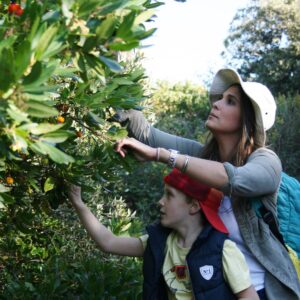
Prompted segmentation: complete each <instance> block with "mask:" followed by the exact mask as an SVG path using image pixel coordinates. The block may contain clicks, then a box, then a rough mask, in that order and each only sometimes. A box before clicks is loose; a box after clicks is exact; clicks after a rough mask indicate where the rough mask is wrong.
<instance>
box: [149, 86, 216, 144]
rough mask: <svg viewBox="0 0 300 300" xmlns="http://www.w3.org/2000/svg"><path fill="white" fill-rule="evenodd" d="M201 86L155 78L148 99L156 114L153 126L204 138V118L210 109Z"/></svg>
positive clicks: (183, 134) (191, 136)
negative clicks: (150, 95)
mask: <svg viewBox="0 0 300 300" xmlns="http://www.w3.org/2000/svg"><path fill="white" fill-rule="evenodd" d="M207 99H208V93H207V90H206V89H205V88H204V87H201V86H199V85H196V84H193V83H190V82H185V83H176V84H170V83H168V82H158V83H157V87H155V89H154V92H153V94H152V97H151V98H150V100H149V101H151V104H152V105H153V112H154V113H155V115H156V120H155V124H154V126H157V127H158V128H159V129H161V130H165V131H169V132H172V133H173V134H176V135H179V136H182V137H186V138H191V139H195V140H198V141H201V142H202V143H204V142H205V135H204V132H205V131H206V130H205V124H204V123H205V120H206V118H207V116H208V112H209V110H210V106H209V102H208V100H207Z"/></svg>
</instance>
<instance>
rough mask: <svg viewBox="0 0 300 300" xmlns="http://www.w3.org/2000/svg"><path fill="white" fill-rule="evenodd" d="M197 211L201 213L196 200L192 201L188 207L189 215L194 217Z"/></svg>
mask: <svg viewBox="0 0 300 300" xmlns="http://www.w3.org/2000/svg"><path fill="white" fill-rule="evenodd" d="M199 211H201V208H200V205H199V201H198V200H196V199H192V203H191V206H190V214H191V215H195V214H197V213H198V212H199Z"/></svg>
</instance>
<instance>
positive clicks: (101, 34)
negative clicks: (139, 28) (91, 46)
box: [96, 15, 117, 40]
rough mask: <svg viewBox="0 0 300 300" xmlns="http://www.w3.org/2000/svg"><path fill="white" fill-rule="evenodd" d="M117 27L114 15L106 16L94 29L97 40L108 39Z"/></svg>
mask: <svg viewBox="0 0 300 300" xmlns="http://www.w3.org/2000/svg"><path fill="white" fill-rule="evenodd" d="M116 25H117V19H116V17H115V16H114V15H110V16H108V17H107V18H106V19H105V20H104V21H103V22H102V23H101V24H100V25H99V26H98V27H97V29H96V35H97V37H98V40H107V39H109V38H110V37H111V36H112V34H113V32H114V30H115V27H116Z"/></svg>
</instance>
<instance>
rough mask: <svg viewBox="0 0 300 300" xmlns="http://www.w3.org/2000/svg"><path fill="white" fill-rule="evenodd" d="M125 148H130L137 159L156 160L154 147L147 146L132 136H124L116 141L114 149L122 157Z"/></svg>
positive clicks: (125, 151)
mask: <svg viewBox="0 0 300 300" xmlns="http://www.w3.org/2000/svg"><path fill="white" fill-rule="evenodd" d="M127 149H130V150H132V151H133V154H134V156H135V158H136V159H137V160H139V161H152V160H156V149H155V148H152V147H150V146H147V145H145V144H143V143H141V142H139V141H138V140H136V139H134V138H124V139H122V140H119V141H117V142H116V145H115V150H116V152H117V153H119V154H120V155H121V156H122V157H125V156H126V154H127Z"/></svg>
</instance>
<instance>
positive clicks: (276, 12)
mask: <svg viewBox="0 0 300 300" xmlns="http://www.w3.org/2000/svg"><path fill="white" fill-rule="evenodd" d="M262 3H265V5H262ZM299 31H300V14H299V3H298V1H297V0H290V1H278V0H277V1H274V0H273V1H265V2H262V1H256V0H253V1H252V2H251V5H250V6H249V7H247V8H244V9H241V10H239V11H238V13H237V14H236V16H235V17H234V19H233V21H232V23H231V27H230V34H229V36H228V37H227V39H226V40H225V47H226V50H227V53H223V55H224V56H225V57H227V60H228V62H229V63H230V64H231V65H233V66H234V67H236V68H238V70H239V72H240V73H241V74H242V76H243V77H244V78H245V79H248V80H249V79H251V80H255V81H259V82H262V83H265V84H266V85H267V86H268V87H269V88H270V89H271V91H272V92H273V93H275V94H279V93H281V94H288V93H290V94H296V93H299V91H300V87H299V82H300V38H299Z"/></svg>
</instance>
